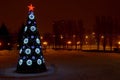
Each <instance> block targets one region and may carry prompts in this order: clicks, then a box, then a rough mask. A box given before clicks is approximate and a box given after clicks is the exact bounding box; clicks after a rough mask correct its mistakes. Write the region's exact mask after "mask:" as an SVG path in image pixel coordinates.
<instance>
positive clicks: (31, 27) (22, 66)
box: [16, 4, 46, 73]
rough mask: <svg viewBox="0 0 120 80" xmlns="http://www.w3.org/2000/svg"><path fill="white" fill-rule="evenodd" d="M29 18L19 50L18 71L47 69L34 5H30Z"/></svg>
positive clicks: (35, 71)
mask: <svg viewBox="0 0 120 80" xmlns="http://www.w3.org/2000/svg"><path fill="white" fill-rule="evenodd" d="M28 8H29V12H28V19H27V23H26V26H25V28H24V33H23V42H22V46H21V48H20V51H19V55H20V56H19V59H18V64H17V70H16V71H17V72H19V73H37V72H44V71H46V66H45V61H44V57H43V53H42V48H41V42H40V37H39V36H40V35H39V32H38V29H37V25H36V21H35V16H34V11H33V10H34V7H33V6H32V4H31V5H30V6H28Z"/></svg>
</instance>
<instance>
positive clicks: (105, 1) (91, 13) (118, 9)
mask: <svg viewBox="0 0 120 80" xmlns="http://www.w3.org/2000/svg"><path fill="white" fill-rule="evenodd" d="M30 3H32V4H33V5H34V6H35V16H36V20H37V25H38V28H39V30H40V32H41V33H44V32H51V31H52V22H53V21H55V20H61V19H73V20H77V19H83V21H84V26H85V27H87V28H89V29H90V28H91V27H92V26H93V23H94V19H95V16H97V15H98V16H99V15H101V16H102V15H110V16H116V17H119V16H120V1H119V0H0V23H2V22H4V23H5V24H6V25H7V26H8V29H9V30H10V32H11V33H15V32H18V30H19V28H20V27H21V24H22V23H23V22H25V21H26V18H27V13H28V8H27V6H28V5H29V4H30Z"/></svg>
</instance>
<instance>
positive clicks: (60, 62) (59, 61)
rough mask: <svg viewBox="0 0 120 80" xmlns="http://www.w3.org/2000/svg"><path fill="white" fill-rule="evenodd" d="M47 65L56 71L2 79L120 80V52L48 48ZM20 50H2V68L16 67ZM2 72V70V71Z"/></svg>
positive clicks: (0, 78)
mask: <svg viewBox="0 0 120 80" xmlns="http://www.w3.org/2000/svg"><path fill="white" fill-rule="evenodd" d="M44 56H45V60H46V66H49V65H52V66H54V67H55V72H54V73H53V74H50V75H46V76H37V77H25V78H22V77H21V78H17V77H14V78H13V77H11V78H6V77H0V80H120V76H119V75H120V54H119V53H100V52H81V51H67V50H57V51H55V50H52V49H48V50H47V51H46V52H45V53H44ZM17 58H18V51H17V50H12V51H7V50H4V51H0V69H2V70H4V69H7V68H10V67H16V63H17ZM0 73H2V72H0Z"/></svg>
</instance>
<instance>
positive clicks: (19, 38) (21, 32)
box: [17, 24, 25, 49]
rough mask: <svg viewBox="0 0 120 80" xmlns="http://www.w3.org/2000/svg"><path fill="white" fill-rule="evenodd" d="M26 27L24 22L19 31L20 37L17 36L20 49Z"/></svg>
mask: <svg viewBox="0 0 120 80" xmlns="http://www.w3.org/2000/svg"><path fill="white" fill-rule="evenodd" d="M24 27H25V25H24V24H22V26H21V28H20V30H19V33H18V38H17V42H18V44H19V47H18V49H20V48H21V47H22V41H23V40H22V37H23V34H24Z"/></svg>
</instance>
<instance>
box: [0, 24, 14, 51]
mask: <svg viewBox="0 0 120 80" xmlns="http://www.w3.org/2000/svg"><path fill="white" fill-rule="evenodd" d="M0 42H1V46H0V49H8V50H9V49H11V48H12V45H11V36H10V33H9V32H8V29H7V27H6V25H5V24H4V23H2V25H1V27H0Z"/></svg>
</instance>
